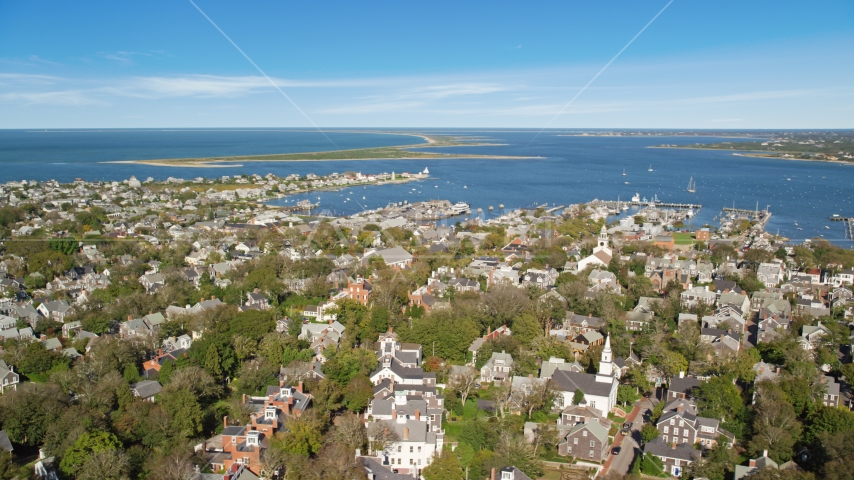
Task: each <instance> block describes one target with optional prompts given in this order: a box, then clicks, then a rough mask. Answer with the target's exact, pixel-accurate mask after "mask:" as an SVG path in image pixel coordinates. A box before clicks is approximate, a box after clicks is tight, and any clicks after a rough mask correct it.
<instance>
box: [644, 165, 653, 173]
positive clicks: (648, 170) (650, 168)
mask: <svg viewBox="0 0 854 480" xmlns="http://www.w3.org/2000/svg"><path fill="white" fill-rule="evenodd" d="M646 171H647V172H653V171H654V170H653V169H652V164H651V163H650V164H649V168H648V169H647V170H646Z"/></svg>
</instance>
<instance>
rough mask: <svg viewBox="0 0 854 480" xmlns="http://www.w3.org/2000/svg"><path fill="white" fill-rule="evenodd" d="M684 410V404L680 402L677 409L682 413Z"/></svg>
mask: <svg viewBox="0 0 854 480" xmlns="http://www.w3.org/2000/svg"><path fill="white" fill-rule="evenodd" d="M682 410H683V407H682V404H681V403H680V404H679V405H678V406H677V407H676V411H677V412H679V413H682Z"/></svg>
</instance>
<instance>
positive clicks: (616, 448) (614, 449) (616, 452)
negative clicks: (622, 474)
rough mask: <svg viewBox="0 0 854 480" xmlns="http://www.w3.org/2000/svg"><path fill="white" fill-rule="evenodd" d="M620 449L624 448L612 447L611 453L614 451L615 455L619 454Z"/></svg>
mask: <svg viewBox="0 0 854 480" xmlns="http://www.w3.org/2000/svg"><path fill="white" fill-rule="evenodd" d="M620 450H622V449H621V448H620V447H614V448H613V449H611V453H613V454H614V455H619V454H620Z"/></svg>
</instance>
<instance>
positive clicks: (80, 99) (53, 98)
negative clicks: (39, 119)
mask: <svg viewBox="0 0 854 480" xmlns="http://www.w3.org/2000/svg"><path fill="white" fill-rule="evenodd" d="M0 101H6V102H16V103H22V104H25V105H60V106H79V105H95V104H103V103H104V102H102V101H99V100H97V99H95V98H92V97H91V96H90V95H88V93H87V92H85V91H82V90H55V91H51V92H6V93H0Z"/></svg>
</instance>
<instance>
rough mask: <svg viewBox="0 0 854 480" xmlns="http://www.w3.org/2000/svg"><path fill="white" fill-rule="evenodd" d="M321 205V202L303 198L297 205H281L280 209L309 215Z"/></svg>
mask: <svg viewBox="0 0 854 480" xmlns="http://www.w3.org/2000/svg"><path fill="white" fill-rule="evenodd" d="M319 206H320V203H319V202H318V203H311V202H309V201H308V200H303V201H301V202H298V203H297V204H296V205H289V206H287V207H280V208H279V209H280V210H284V211H286V212H291V213H306V214H307V215H310V214H311V211H312V210H314V209H316V208H317V207H319Z"/></svg>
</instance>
